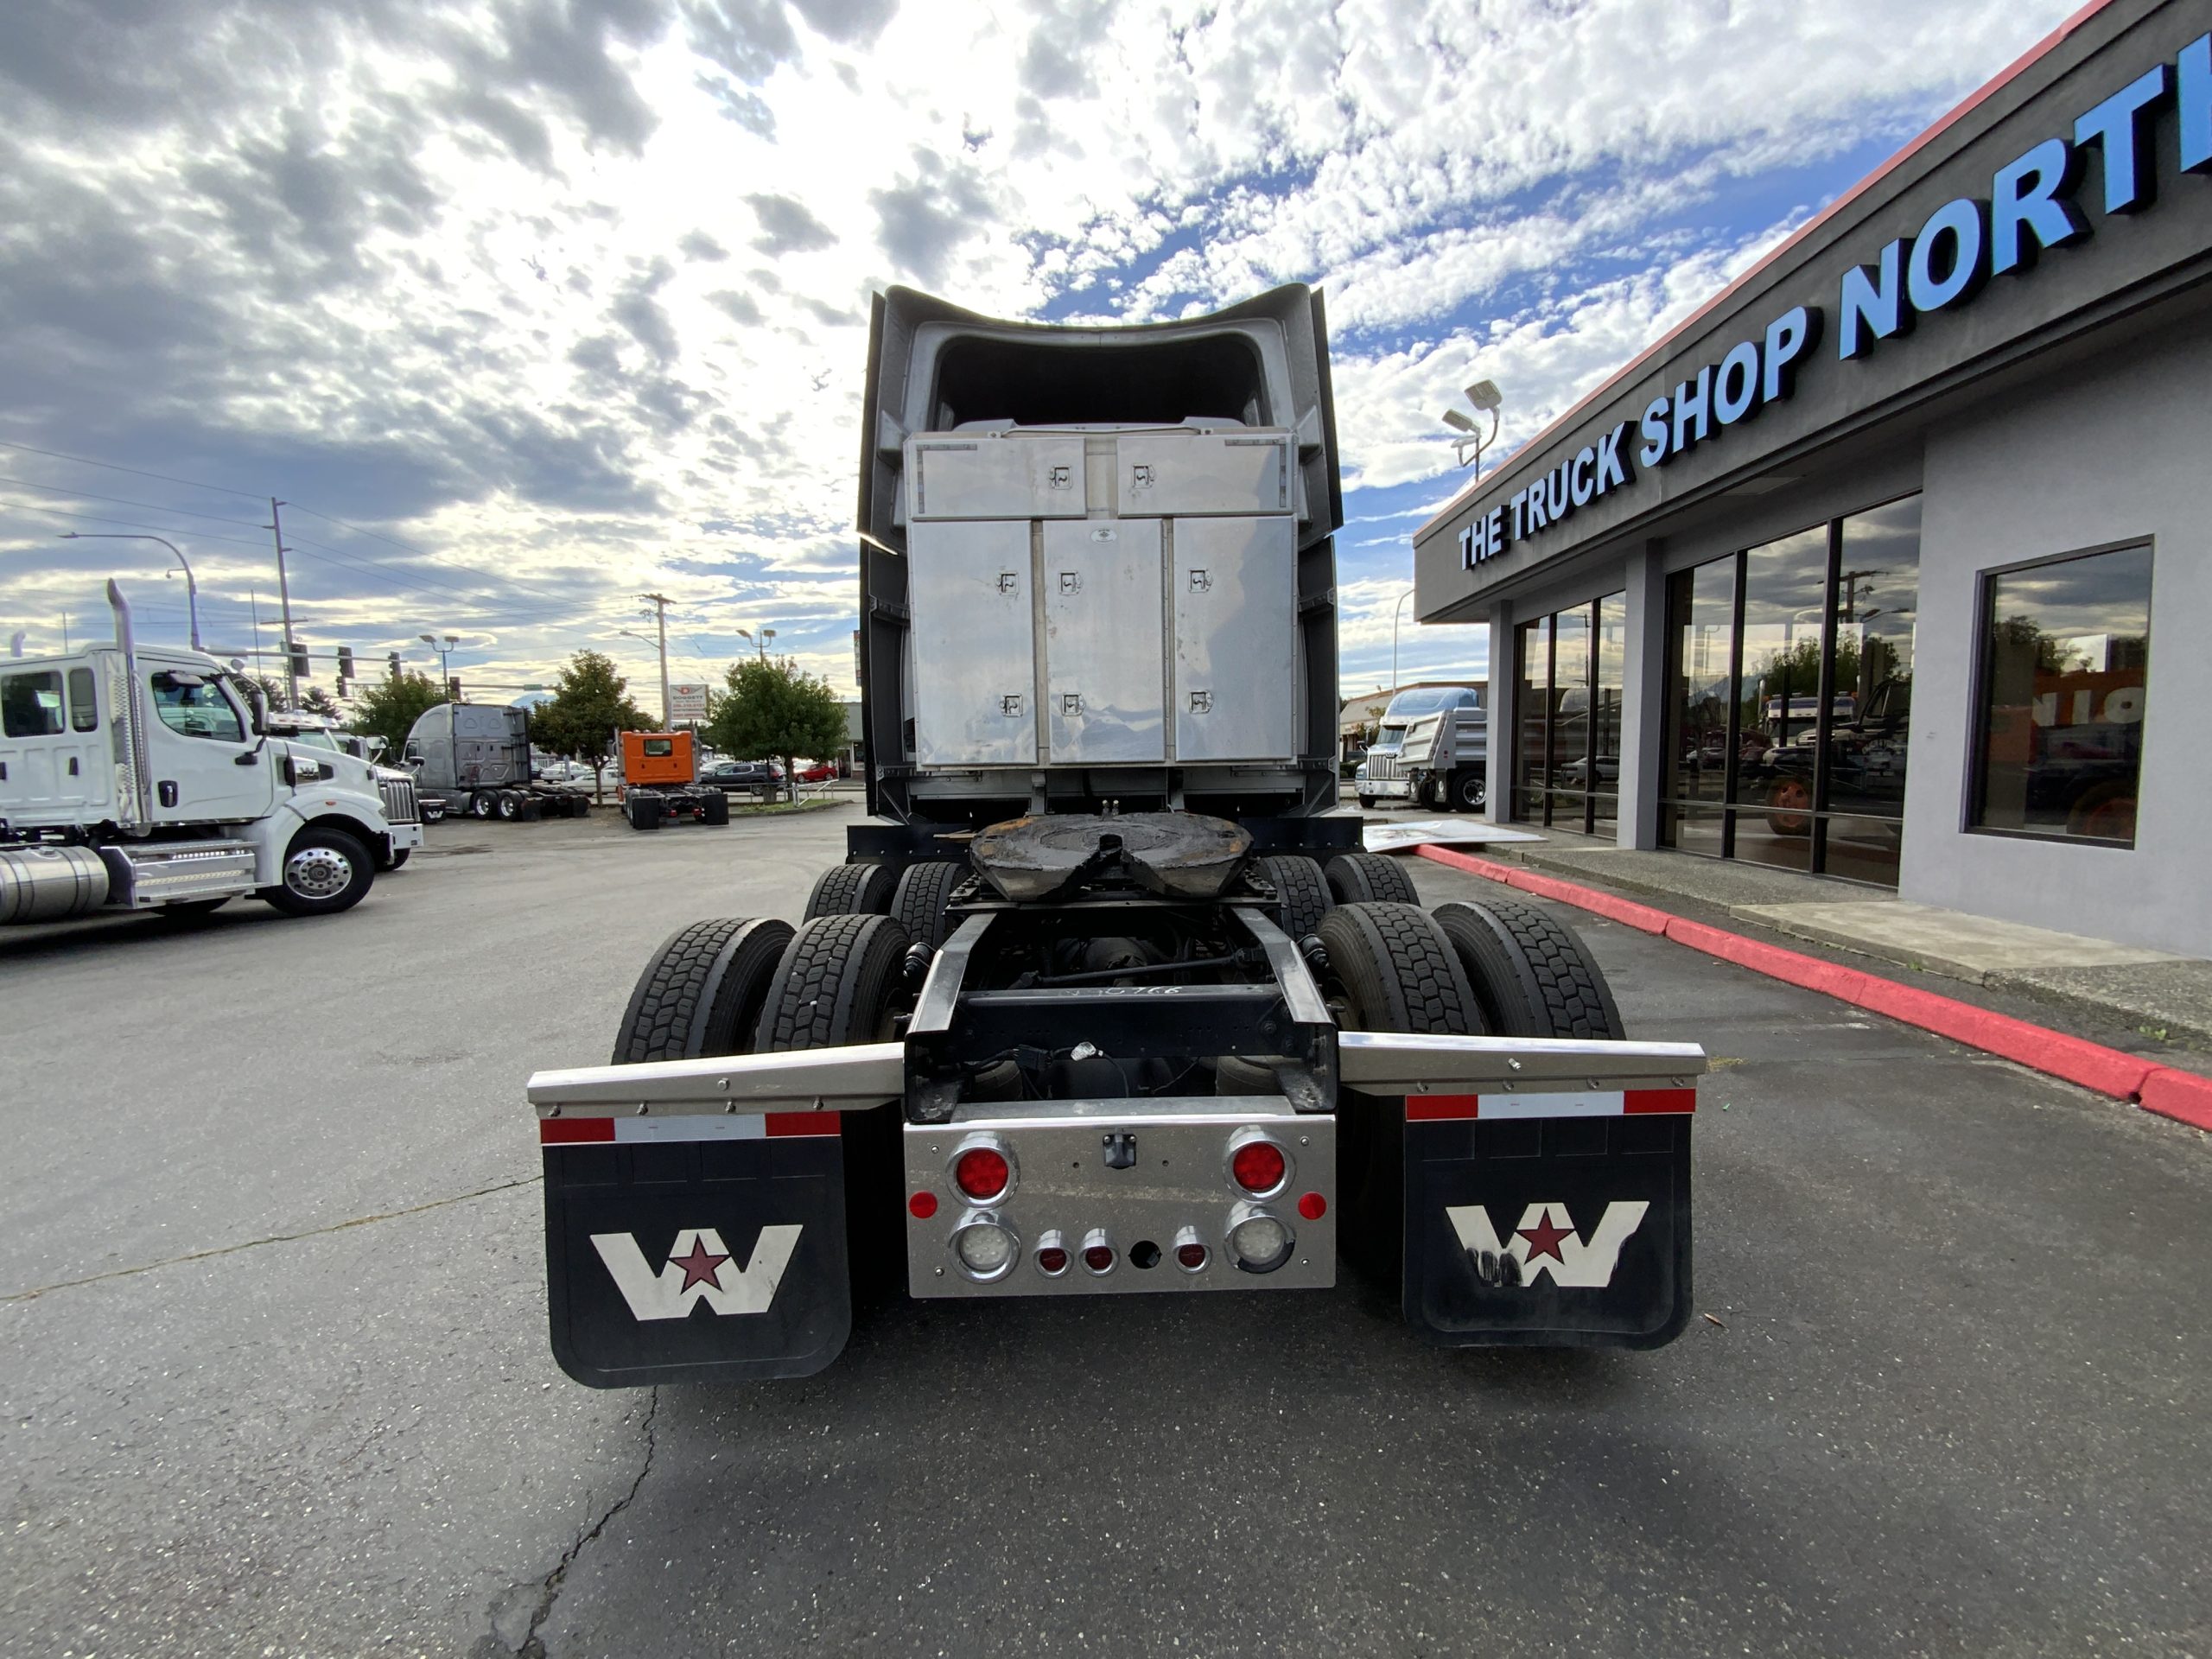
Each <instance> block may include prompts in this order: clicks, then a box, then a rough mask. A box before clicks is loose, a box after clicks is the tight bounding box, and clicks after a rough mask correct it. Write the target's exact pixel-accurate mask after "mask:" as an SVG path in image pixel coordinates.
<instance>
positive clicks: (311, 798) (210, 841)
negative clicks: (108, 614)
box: [0, 582, 423, 924]
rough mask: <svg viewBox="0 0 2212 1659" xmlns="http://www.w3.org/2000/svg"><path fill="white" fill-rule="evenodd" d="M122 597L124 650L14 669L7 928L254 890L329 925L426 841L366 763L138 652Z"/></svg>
mask: <svg viewBox="0 0 2212 1659" xmlns="http://www.w3.org/2000/svg"><path fill="white" fill-rule="evenodd" d="M107 591H108V604H109V607H110V608H111V610H112V611H113V613H114V615H115V643H114V644H113V645H96V646H92V647H91V648H89V649H87V650H84V651H78V652H71V653H69V654H67V655H66V656H60V657H42V658H11V659H10V660H8V661H5V662H0V924H4V923H29V922H54V921H66V920H68V919H69V918H73V917H78V916H84V915H88V914H92V913H93V912H115V911H158V912H162V913H165V914H167V915H169V916H172V917H189V916H199V915H204V914H206V913H207V912H209V911H212V910H215V909H217V908H219V907H220V906H223V905H226V904H227V903H229V902H230V901H231V900H232V899H238V898H244V897H247V896H251V897H253V898H257V899H267V900H268V901H269V902H270V904H271V905H273V906H276V907H277V909H279V910H282V911H286V912H289V913H291V914H293V915H296V916H315V915H327V914H331V913H333V912H337V911H341V910H346V909H350V908H351V907H352V906H354V905H356V904H358V903H359V902H360V900H361V899H362V898H364V897H365V895H366V894H367V893H368V891H369V888H370V886H371V884H372V882H373V881H374V880H375V879H376V873H377V870H378V868H379V867H384V868H390V867H391V865H392V864H394V863H395V862H397V860H399V859H402V858H404V857H405V856H406V855H407V854H408V852H410V850H412V849H414V848H416V847H419V846H420V845H422V842H423V827H422V825H421V823H419V822H414V821H411V814H410V813H408V812H407V811H406V810H404V808H405V805H406V803H402V802H397V801H394V800H393V799H392V798H391V795H390V794H388V793H386V792H385V791H380V790H379V788H378V781H377V779H376V777H375V776H374V774H373V772H372V769H371V768H370V766H368V765H367V763H365V762H364V761H361V760H355V759H354V758H353V756H351V755H345V754H340V753H335V752H334V751H333V750H330V749H327V748H323V747H317V746H313V745H310V744H308V743H301V742H294V741H289V740H288V739H285V738H282V737H278V736H276V735H274V734H272V730H271V728H270V725H269V723H268V716H267V714H266V711H265V710H264V708H263V707H262V700H261V694H260V692H259V691H258V690H257V689H255V688H254V687H252V686H251V685H250V684H249V683H246V682H245V681H244V680H242V679H240V678H238V677H236V676H235V675H233V674H232V673H230V672H229V671H226V669H225V668H224V667H223V666H222V664H219V662H217V661H216V660H215V658H213V657H209V656H207V655H205V654H204V653H202V652H196V651H186V650H182V649H180V648H176V647H173V646H167V645H143V646H142V645H138V644H137V642H136V640H135V639H133V637H132V633H131V626H130V606H129V604H128V603H127V602H126V601H124V597H123V594H122V592H121V590H120V589H118V588H117V587H116V585H115V584H114V583H113V582H110V583H109V584H108V590H107ZM395 809H396V810H395Z"/></svg>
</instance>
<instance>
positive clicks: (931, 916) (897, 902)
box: [847, 858, 968, 950]
mask: <svg viewBox="0 0 2212 1659" xmlns="http://www.w3.org/2000/svg"><path fill="white" fill-rule="evenodd" d="M847 868H851V867H850V866H847ZM967 874H968V867H967V866H966V865H965V864H958V863H955V862H954V861H952V860H950V859H949V858H931V859H925V860H923V861H921V862H919V863H918V864H909V865H908V866H907V867H906V872H905V873H904V874H901V875H900V876H899V886H898V887H897V889H896V890H895V891H894V892H893V893H892V896H891V914H892V915H893V917H894V918H896V919H897V920H898V923H899V926H901V927H903V928H905V929H906V937H907V938H909V939H911V940H912V941H913V942H914V943H915V944H926V945H927V946H929V948H930V949H931V950H936V949H937V948H938V946H939V945H940V944H944V936H945V935H946V933H947V932H949V931H950V929H949V928H948V927H947V926H946V925H945V924H946V919H947V918H946V915H945V906H946V905H948V904H949V903H950V901H951V899H952V890H953V889H954V888H955V887H958V886H959V885H960V883H961V880H962V879H963V877H965V876H966V875H967Z"/></svg>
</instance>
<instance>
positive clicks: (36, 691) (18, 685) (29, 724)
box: [0, 671, 61, 737]
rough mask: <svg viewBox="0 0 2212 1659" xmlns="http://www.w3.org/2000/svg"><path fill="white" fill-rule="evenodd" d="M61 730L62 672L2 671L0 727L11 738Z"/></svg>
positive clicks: (36, 735)
mask: <svg viewBox="0 0 2212 1659" xmlns="http://www.w3.org/2000/svg"><path fill="white" fill-rule="evenodd" d="M60 729H61V676H60V675H59V674H56V673H52V672H45V671H41V672H37V673H29V674H0V730H4V731H5V732H6V734H8V735H9V736H10V737H52V736H53V735H54V734H55V733H56V732H59V731H60Z"/></svg>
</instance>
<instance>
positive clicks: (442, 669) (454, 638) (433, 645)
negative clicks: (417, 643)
mask: <svg viewBox="0 0 2212 1659" xmlns="http://www.w3.org/2000/svg"><path fill="white" fill-rule="evenodd" d="M415 637H416V639H420V640H421V641H422V642H423V644H424V645H428V646H429V648H430V649H431V650H432V651H435V652H437V653H438V678H439V679H440V680H442V681H443V682H445V683H448V684H451V683H452V682H453V674H452V671H450V670H448V668H447V667H446V658H448V657H449V656H451V655H452V654H453V653H454V652H455V651H458V650H459V649H460V648H461V636H460V635H459V634H457V633H448V634H446V635H445V636H443V638H444V643H443V644H440V643H439V639H440V636H439V635H437V634H435V633H418V634H416V636H415Z"/></svg>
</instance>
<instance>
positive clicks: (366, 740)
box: [266, 709, 423, 870]
mask: <svg viewBox="0 0 2212 1659" xmlns="http://www.w3.org/2000/svg"><path fill="white" fill-rule="evenodd" d="M266 719H267V724H268V729H269V734H270V736H271V737H281V738H283V740H284V741H285V742H286V743H287V744H289V745H292V746H294V747H301V748H315V749H324V750H327V751H329V752H330V753H334V754H350V755H352V756H353V758H354V759H355V760H359V762H360V763H361V764H362V765H363V766H366V767H367V768H368V769H369V775H370V777H372V778H373V779H375V780H376V785H377V793H378V795H379V796H380V797H381V798H383V800H384V815H385V817H386V818H387V819H388V820H390V821H391V823H395V824H403V823H404V824H411V825H413V826H415V827H416V829H417V830H418V831H419V830H420V828H421V825H422V823H423V809H422V804H421V800H420V798H419V797H417V796H416V793H415V774H414V773H412V772H402V771H401V770H400V769H399V768H398V767H397V766H385V765H384V764H383V762H382V761H381V760H378V756H379V755H380V754H382V753H383V752H384V747H385V740H384V739H382V738H380V737H364V736H362V735H361V734H359V732H349V731H347V730H346V728H344V727H342V726H340V724H339V723H338V722H337V721H334V720H333V719H331V718H330V717H329V716H328V715H316V714H310V713H308V711H307V710H306V709H286V710H283V711H282V712H278V711H276V710H271V711H270V714H269V715H267V717H266ZM422 839H423V837H422V836H420V834H419V833H418V834H417V835H416V836H415V837H413V838H412V839H410V841H409V842H408V843H407V844H406V845H404V846H401V845H395V846H394V847H393V848H392V849H391V851H390V852H388V853H386V854H385V855H383V856H382V857H380V858H378V861H377V868H378V869H380V870H396V869H398V868H400V867H401V866H402V865H404V864H405V863H406V862H407V861H408V859H409V858H410V857H411V856H413V855H414V851H415V848H416V845H419V844H420V842H421V840H422Z"/></svg>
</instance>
